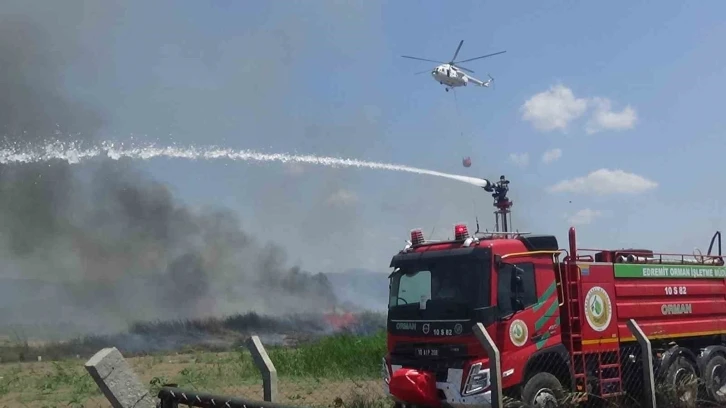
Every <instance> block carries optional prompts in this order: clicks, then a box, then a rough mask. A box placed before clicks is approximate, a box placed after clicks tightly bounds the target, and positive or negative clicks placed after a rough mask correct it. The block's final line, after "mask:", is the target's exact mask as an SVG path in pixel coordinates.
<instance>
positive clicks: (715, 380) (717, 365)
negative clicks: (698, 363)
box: [703, 354, 726, 405]
mask: <svg viewBox="0 0 726 408" xmlns="http://www.w3.org/2000/svg"><path fill="white" fill-rule="evenodd" d="M703 382H704V384H705V388H706V392H708V396H709V397H711V399H712V400H714V401H715V402H716V403H718V404H719V405H721V404H726V358H724V357H723V356H722V355H720V354H716V355H715V356H713V357H711V359H710V360H708V363H707V364H706V368H704V370H703Z"/></svg>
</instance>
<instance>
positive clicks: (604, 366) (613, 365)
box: [600, 364, 620, 369]
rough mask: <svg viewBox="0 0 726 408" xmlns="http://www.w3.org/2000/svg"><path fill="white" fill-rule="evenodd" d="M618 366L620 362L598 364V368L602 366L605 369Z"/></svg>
mask: <svg viewBox="0 0 726 408" xmlns="http://www.w3.org/2000/svg"><path fill="white" fill-rule="evenodd" d="M618 367H620V364H603V365H601V366H600V368H602V369H606V368H618Z"/></svg>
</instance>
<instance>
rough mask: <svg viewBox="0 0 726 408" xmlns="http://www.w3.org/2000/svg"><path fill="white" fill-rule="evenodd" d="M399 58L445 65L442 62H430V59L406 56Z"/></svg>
mask: <svg viewBox="0 0 726 408" xmlns="http://www.w3.org/2000/svg"><path fill="white" fill-rule="evenodd" d="M401 56H402V57H403V58H410V59H415V60H419V61H427V62H435V63H437V64H446V63H445V62H444V61H436V60H430V59H426V58H418V57H409V56H408V55H401Z"/></svg>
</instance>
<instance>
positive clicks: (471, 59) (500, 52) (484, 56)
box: [454, 51, 506, 64]
mask: <svg viewBox="0 0 726 408" xmlns="http://www.w3.org/2000/svg"><path fill="white" fill-rule="evenodd" d="M505 52H506V51H499V52H495V53H494V54H487V55H482V56H481V57H476V58H469V59H468V60H464V61H456V62H454V64H459V63H462V62H469V61H474V60H478V59H482V58H486V57H492V56H494V55H499V54H504V53H505Z"/></svg>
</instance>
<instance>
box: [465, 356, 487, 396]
mask: <svg viewBox="0 0 726 408" xmlns="http://www.w3.org/2000/svg"><path fill="white" fill-rule="evenodd" d="M481 366H482V364H481V363H476V364H474V365H473V366H471V369H470V370H469V377H467V379H466V385H464V392H463V395H471V394H476V393H477V392H481V391H483V390H485V389H487V388H489V385H490V382H489V369H488V368H485V369H483V370H482V368H481Z"/></svg>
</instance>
